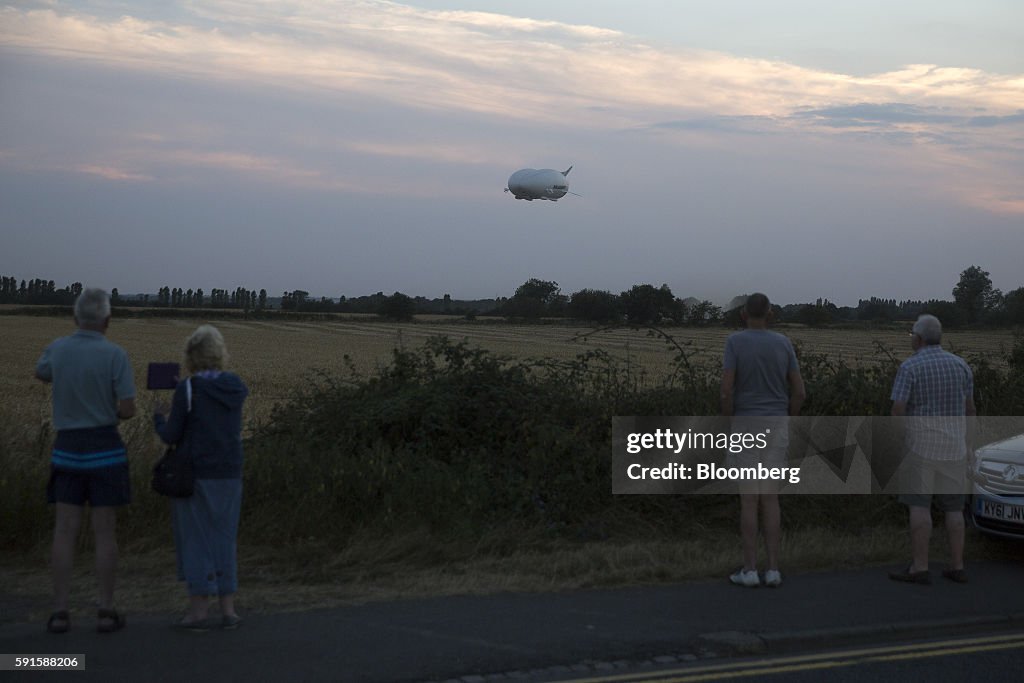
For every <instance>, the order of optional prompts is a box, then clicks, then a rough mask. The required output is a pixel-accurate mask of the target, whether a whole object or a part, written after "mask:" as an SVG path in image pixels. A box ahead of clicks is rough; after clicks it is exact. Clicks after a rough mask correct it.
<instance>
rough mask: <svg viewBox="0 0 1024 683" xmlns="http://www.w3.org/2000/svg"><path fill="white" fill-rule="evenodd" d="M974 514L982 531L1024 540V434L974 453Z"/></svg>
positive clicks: (972, 500) (972, 469) (992, 444)
mask: <svg viewBox="0 0 1024 683" xmlns="http://www.w3.org/2000/svg"><path fill="white" fill-rule="evenodd" d="M971 480H972V486H971V502H970V517H971V521H972V522H973V523H974V526H975V527H977V528H978V529H979V530H981V531H983V532H985V533H988V534H994V535H996V536H1003V537H1007V538H1019V539H1024V434H1020V435H1018V436H1014V437H1011V438H1009V439H1004V440H1003V441H997V442H995V443H990V444H988V445H987V446H982V447H981V448H979V449H978V450H976V451H975V452H974V463H973V466H972V467H971Z"/></svg>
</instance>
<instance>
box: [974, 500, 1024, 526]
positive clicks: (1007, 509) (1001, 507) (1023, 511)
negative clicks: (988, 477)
mask: <svg viewBox="0 0 1024 683" xmlns="http://www.w3.org/2000/svg"><path fill="white" fill-rule="evenodd" d="M977 512H978V514H979V515H981V516H982V517H991V518H992V519H1002V520H1005V521H1007V522H1020V523H1022V524H1024V505H1010V504H1009V503H994V502H992V501H990V500H984V499H979V500H978V507H977Z"/></svg>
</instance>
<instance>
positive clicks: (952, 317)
mask: <svg viewBox="0 0 1024 683" xmlns="http://www.w3.org/2000/svg"><path fill="white" fill-rule="evenodd" d="M921 312H922V313H927V314H929V315H934V316H935V317H936V318H938V319H939V322H941V323H942V327H943V328H944V329H949V330H951V329H954V328H957V327H962V326H963V325H964V324H966V322H967V313H966V312H965V311H964V309H963V308H961V307H960V306H958V305H957V304H955V303H953V302H952V301H938V300H936V299H932V300H931V301H926V302H924V307H923V308H922V309H921Z"/></svg>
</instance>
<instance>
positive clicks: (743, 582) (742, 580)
mask: <svg viewBox="0 0 1024 683" xmlns="http://www.w3.org/2000/svg"><path fill="white" fill-rule="evenodd" d="M776 573H778V572H776ZM729 580H730V581H732V582H733V583H735V584H736V585H737V586H746V587H747V588H757V587H758V586H760V585H761V579H760V577H758V575H757V570H756V569H751V570H750V571H749V572H747V571H743V568H742V567H740V568H739V569H737V570H736V573H735V574H733V575H732V576H730V577H729Z"/></svg>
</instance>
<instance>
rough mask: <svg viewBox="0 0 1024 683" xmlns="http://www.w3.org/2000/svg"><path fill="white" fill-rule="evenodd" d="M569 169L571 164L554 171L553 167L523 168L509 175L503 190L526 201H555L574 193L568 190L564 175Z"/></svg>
mask: <svg viewBox="0 0 1024 683" xmlns="http://www.w3.org/2000/svg"><path fill="white" fill-rule="evenodd" d="M571 170H572V166H570V167H569V168H567V169H565V170H564V171H556V170H555V169H553V168H542V169H539V170H538V169H536V168H523V169H520V170H518V171H516V172H515V173H513V174H512V175H511V176H509V179H508V187H506V188H505V192H511V193H512V196H514V197H515V198H516V199H525V200H526V201H528V202H532V201H533V200H534V199H546V200H547V201H549V202H557V201H558V200H559V199H561V198H562V197H564V196H565V195H566V194H576V193H575V192H569V179H568V178H567V177H566V176H568V175H569V171H571ZM576 196H579V195H576Z"/></svg>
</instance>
